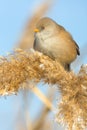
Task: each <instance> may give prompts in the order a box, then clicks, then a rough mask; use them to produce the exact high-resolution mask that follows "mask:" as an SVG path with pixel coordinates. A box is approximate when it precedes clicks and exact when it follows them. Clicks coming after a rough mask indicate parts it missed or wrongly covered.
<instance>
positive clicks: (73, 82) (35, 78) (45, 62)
mask: <svg viewBox="0 0 87 130" xmlns="http://www.w3.org/2000/svg"><path fill="white" fill-rule="evenodd" d="M42 80H43V81H44V82H45V83H49V84H56V85H57V86H58V89H59V90H60V92H61V95H62V101H61V103H60V105H59V108H58V109H59V113H58V114H57V115H56V119H57V120H58V121H60V122H62V123H65V124H67V126H68V129H69V130H83V129H85V128H86V127H87V66H83V67H81V69H80V71H79V73H78V74H77V75H76V74H74V72H72V71H71V72H67V71H65V70H64V69H63V67H62V66H61V65H60V64H59V63H58V62H57V61H53V60H52V59H50V58H49V57H47V56H44V55H43V54H41V53H39V52H33V53H32V52H30V51H23V50H20V49H18V50H16V51H15V52H14V53H13V55H12V54H11V55H9V56H8V57H1V58H0V95H6V94H10V93H15V92H17V91H18V89H19V88H20V87H21V88H23V87H26V85H22V84H23V83H27V82H28V81H31V82H32V84H33V82H36V83H38V82H40V81H42ZM59 119H60V120H59Z"/></svg>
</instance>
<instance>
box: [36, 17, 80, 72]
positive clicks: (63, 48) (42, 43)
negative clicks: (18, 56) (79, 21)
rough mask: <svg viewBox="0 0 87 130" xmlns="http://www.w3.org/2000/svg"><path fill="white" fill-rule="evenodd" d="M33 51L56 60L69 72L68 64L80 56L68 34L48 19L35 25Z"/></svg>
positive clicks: (76, 46) (43, 19)
mask: <svg viewBox="0 0 87 130" xmlns="http://www.w3.org/2000/svg"><path fill="white" fill-rule="evenodd" d="M34 49H35V50H37V51H40V52H42V53H43V54H45V55H47V56H49V57H51V58H52V59H53V60H57V61H58V62H60V63H61V65H62V66H63V67H64V68H65V69H66V70H70V63H71V62H73V61H74V60H75V59H76V57H77V55H80V52H79V47H78V45H77V44H76V42H75V41H74V40H73V38H72V36H71V35H70V33H69V32H67V31H66V30H65V29H64V27H62V26H60V25H59V24H57V23H56V22H55V21H53V20H52V19H50V18H42V19H40V21H39V22H38V23H37V25H36V29H35V40H34Z"/></svg>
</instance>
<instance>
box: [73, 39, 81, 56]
mask: <svg viewBox="0 0 87 130" xmlns="http://www.w3.org/2000/svg"><path fill="white" fill-rule="evenodd" d="M73 41H74V40H73ZM74 43H75V45H76V50H77V54H78V55H80V50H79V46H78V44H77V43H76V42H75V41H74Z"/></svg>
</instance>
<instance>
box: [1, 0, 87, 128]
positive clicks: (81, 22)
mask: <svg viewBox="0 0 87 130" xmlns="http://www.w3.org/2000/svg"><path fill="white" fill-rule="evenodd" d="M42 1H43V0H35V1H33V0H15V1H12V0H3V1H1V0H0V55H5V54H6V53H7V52H10V51H12V49H13V46H14V44H15V43H16V42H18V40H19V39H20V36H21V34H22V29H23V27H24V24H25V23H26V21H27V19H28V18H29V17H31V16H32V14H33V12H34V10H35V7H37V6H39V5H40V3H41V2H42ZM45 16H48V17H51V18H52V19H54V20H55V21H56V22H57V23H59V24H61V25H63V26H64V27H65V28H66V29H67V30H68V31H69V32H70V33H71V34H72V36H73V37H74V39H75V41H76V42H77V43H78V45H79V46H80V50H81V55H82V54H83V52H82V51H83V46H86V48H87V0H56V1H55V2H54V5H53V7H52V8H51V9H50V11H48V13H47V14H46V15H45ZM86 62H87V59H85V60H84V63H86ZM19 100H20V96H10V97H8V98H7V100H5V99H4V98H2V97H1V98H0V129H2V130H11V129H12V128H11V127H12V121H13V120H14V118H15V113H16V110H18V107H19V105H20V103H19ZM14 103H15V104H16V108H15V111H14V106H15V104H14ZM12 113H14V114H12ZM4 124H5V125H4Z"/></svg>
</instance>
